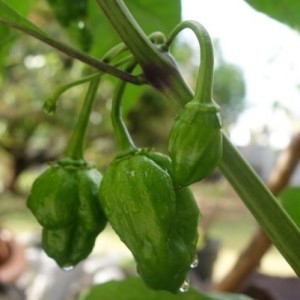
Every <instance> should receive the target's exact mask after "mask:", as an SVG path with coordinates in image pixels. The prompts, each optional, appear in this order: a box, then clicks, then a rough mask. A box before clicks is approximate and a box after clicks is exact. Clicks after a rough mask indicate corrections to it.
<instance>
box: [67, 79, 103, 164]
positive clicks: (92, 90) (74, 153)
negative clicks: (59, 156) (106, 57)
mask: <svg viewBox="0 0 300 300" xmlns="http://www.w3.org/2000/svg"><path fill="white" fill-rule="evenodd" d="M102 74H103V73H99V74H98V76H96V77H94V78H92V80H91V81H90V85H89V88H88V91H87V94H86V97H85V100H84V103H83V106H82V108H81V111H80V114H79V118H78V120H77V123H76V124H75V127H74V130H73V133H72V136H71V139H70V142H69V145H68V148H67V152H66V156H67V157H69V158H72V159H74V160H84V157H83V152H84V140H85V133H86V129H87V125H88V121H89V117H90V114H91V111H92V107H93V103H94V99H95V96H96V93H97V89H98V86H99V83H100V79H101V76H102Z"/></svg>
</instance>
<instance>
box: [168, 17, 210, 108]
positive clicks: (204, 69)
mask: <svg viewBox="0 0 300 300" xmlns="http://www.w3.org/2000/svg"><path fill="white" fill-rule="evenodd" d="M187 28H189V29H191V30H192V31H193V32H194V33H195V35H196V37H197V39H198V42H199V46H200V65H199V71H198V80H197V84H196V88H195V95H194V99H195V100H196V101H199V102H201V103H206V104H211V103H212V86H213V71H214V56H213V47H212V42H211V38H210V36H209V34H208V32H207V30H206V29H205V28H204V26H202V25H201V24H200V23H198V22H196V21H191V20H188V21H183V22H181V23H179V24H178V25H177V26H176V27H175V28H174V29H173V31H172V32H171V33H170V35H169V37H168V40H167V42H166V45H165V46H166V48H167V49H168V48H169V47H170V44H171V43H172V42H173V40H174V38H175V37H176V36H177V35H178V34H179V32H181V31H182V30H184V29H187Z"/></svg>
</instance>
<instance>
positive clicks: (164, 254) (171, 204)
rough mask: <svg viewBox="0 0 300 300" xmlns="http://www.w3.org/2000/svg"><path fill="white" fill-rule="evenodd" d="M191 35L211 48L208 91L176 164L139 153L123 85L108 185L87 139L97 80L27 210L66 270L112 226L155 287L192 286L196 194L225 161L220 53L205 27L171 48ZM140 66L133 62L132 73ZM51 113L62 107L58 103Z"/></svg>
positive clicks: (180, 127) (172, 146)
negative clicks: (216, 85)
mask: <svg viewBox="0 0 300 300" xmlns="http://www.w3.org/2000/svg"><path fill="white" fill-rule="evenodd" d="M186 27H189V28H191V29H193V30H194V31H195V32H196V34H197V36H198V38H199V41H200V44H201V45H202V46H203V48H204V49H201V55H202V56H201V58H202V60H201V61H202V64H201V66H200V69H199V78H200V79H198V82H201V83H199V84H198V86H197V87H196V93H195V99H194V100H192V101H191V102H190V103H188V104H187V105H186V107H185V108H184V110H183V112H182V113H181V115H179V117H178V118H177V119H176V121H175V123H174V126H173V128H172V130H171V133H170V139H169V154H170V156H168V155H166V154H162V153H158V152H156V151H154V150H149V149H144V148H137V147H136V146H135V144H134V142H133V141H132V139H131V137H130V134H129V132H128V130H127V127H126V125H125V123H124V121H123V119H122V109H121V106H122V105H121V104H122V101H121V100H122V96H123V94H124V90H125V86H126V82H124V81H121V82H120V84H119V86H118V88H117V89H116V92H115V94H114V98H113V103H112V112H111V119H112V124H113V128H114V133H115V140H116V145H117V155H116V157H115V159H114V160H113V161H112V162H111V163H110V165H109V166H108V168H107V170H106V171H105V173H104V175H103V178H102V175H101V174H100V173H99V172H98V171H97V170H96V169H95V168H93V167H91V166H89V164H87V163H86V162H85V160H84V159H83V141H84V134H85V131H86V127H87V120H88V118H89V115H90V112H91V104H92V101H93V99H94V98H95V95H96V90H97V87H98V85H99V80H100V77H99V76H98V77H93V79H92V80H91V83H90V88H89V91H88V93H87V97H86V101H85V104H84V106H83V109H82V112H81V115H80V117H79V120H78V124H77V126H75V129H74V133H73V136H72V138H71V141H70V145H69V148H68V151H67V155H66V158H65V159H63V160H60V161H59V162H58V163H56V164H54V165H52V166H51V167H50V168H49V169H47V170H46V171H45V172H44V173H43V174H42V175H41V176H40V177H38V178H37V179H36V181H35V182H34V185H33V188H32V192H31V194H30V196H29V198H28V202H27V205H28V207H29V208H30V209H31V211H32V212H33V214H34V215H35V216H36V218H37V220H38V221H39V223H40V224H41V225H42V226H43V246H44V249H45V251H46V252H47V254H48V255H49V256H51V257H53V258H54V259H55V260H56V262H57V263H58V264H59V265H60V266H62V267H69V266H74V265H75V264H77V263H78V262H79V261H81V260H82V259H84V258H85V257H87V255H89V253H90V252H91V251H92V249H93V246H94V242H95V239H96V237H97V235H98V234H99V233H100V232H101V231H102V230H103V229H104V227H105V225H106V223H107V221H108V222H109V223H110V224H111V226H112V227H113V229H114V230H115V231H116V233H117V234H118V235H119V237H120V239H121V240H122V241H123V242H124V243H125V244H126V245H127V247H128V248H129V249H130V250H131V252H132V254H133V256H134V258H135V260H136V263H137V271H138V273H139V274H140V276H141V277H142V278H143V280H144V281H145V283H146V284H147V285H148V286H149V287H151V288H153V289H157V290H168V291H170V292H173V293H176V292H178V291H179V289H180V287H181V285H182V284H183V283H184V281H185V278H186V276H187V273H188V271H189V269H190V266H191V265H192V264H193V261H194V259H195V254H196V244H197V240H198V225H199V221H200V219H201V214H200V211H199V209H198V207H197V205H196V201H195V199H194V197H193V195H192V193H191V191H190V189H189V187H188V186H189V185H190V184H192V183H194V182H196V181H199V180H201V179H202V178H204V177H206V176H207V175H208V174H209V173H210V172H212V170H213V169H214V168H215V167H216V166H217V164H218V161H219V159H220V157H221V155H222V139H221V137H222V135H221V121H220V116H219V112H218V107H217V105H216V104H215V103H214V102H213V100H212V99H211V86H212V68H213V64H212V49H211V42H210V39H209V37H208V36H207V34H206V31H203V28H202V26H201V25H200V24H198V23H195V22H183V23H181V24H180V25H179V26H178V27H176V28H175V29H174V31H173V33H172V34H171V36H170V38H169V40H168V41H167V42H165V41H164V43H165V45H164V46H165V47H168V45H169V44H170V43H171V41H172V40H173V38H174V36H175V35H176V34H177V33H178V32H179V31H180V30H181V29H183V28H186ZM199 28H200V29H201V30H200V33H199ZM203 33H204V35H203ZM161 49H162V48H161ZM118 51H124V46H121V47H115V48H114V50H113V51H112V52H111V53H114V55H115V54H116V53H118ZM135 65H136V62H135V60H134V59H133V60H132V59H131V60H130V64H129V66H128V70H127V71H128V72H131V71H132V70H133V68H134V67H135ZM203 82H204V84H203ZM48 104H49V103H48ZM50 106H52V108H53V107H54V103H53V99H52V100H51V105H50ZM48 108H49V107H48ZM50 109H51V107H50Z"/></svg>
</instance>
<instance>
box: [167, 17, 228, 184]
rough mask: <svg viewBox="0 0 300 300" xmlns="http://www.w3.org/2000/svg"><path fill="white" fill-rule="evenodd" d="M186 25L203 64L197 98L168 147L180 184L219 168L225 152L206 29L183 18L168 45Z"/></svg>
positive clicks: (181, 117)
mask: <svg viewBox="0 0 300 300" xmlns="http://www.w3.org/2000/svg"><path fill="white" fill-rule="evenodd" d="M185 28H190V29H192V30H193V31H194V33H195V34H196V36H197V38H198V40H199V44H200V46H201V63H200V67H199V74H198V80H197V85H196V90H195V96H194V99H193V100H192V101H190V102H189V103H187V104H186V105H185V107H184V110H183V111H182V113H181V114H180V115H179V117H177V118H176V120H175V122H174V125H173V127H172V129H171V132H170V137H169V144H168V150H169V154H170V157H171V159H172V163H173V166H174V176H175V181H176V183H177V184H178V185H179V186H188V185H190V184H192V183H195V182H197V181H199V180H201V179H203V178H205V177H206V176H208V175H209V174H210V173H211V172H212V171H213V170H214V169H215V168H216V167H217V165H218V163H219V161H220V159H221V157H222V151H223V142H222V132H221V128H222V121H221V116H220V113H219V107H218V105H217V104H216V103H215V102H214V101H213V99H212V96H211V95H212V83H213V49H212V43H211V39H210V37H209V35H208V33H207V31H206V30H205V28H204V27H203V26H202V25H201V24H199V23H198V22H195V21H184V22H182V23H180V24H179V25H178V26H177V27H176V28H175V29H174V31H173V32H172V33H171V36H170V38H169V40H168V42H167V43H166V44H167V45H168V44H170V43H171V41H172V40H173V38H174V37H175V36H176V34H177V33H178V32H179V31H181V30H182V29H185Z"/></svg>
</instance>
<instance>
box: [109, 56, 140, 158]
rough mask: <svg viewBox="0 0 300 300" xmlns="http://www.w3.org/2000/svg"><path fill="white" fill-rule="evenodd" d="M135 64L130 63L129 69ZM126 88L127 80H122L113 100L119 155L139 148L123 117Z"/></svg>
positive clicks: (129, 70) (113, 119)
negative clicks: (123, 100)
mask: <svg viewBox="0 0 300 300" xmlns="http://www.w3.org/2000/svg"><path fill="white" fill-rule="evenodd" d="M135 66H136V62H134V63H132V64H130V66H129V67H128V68H127V71H128V72H131V71H132V70H133V69H134V67H135ZM125 88H126V82H125V81H123V80H122V81H120V83H119V85H118V86H117V88H116V91H115V94H114V97H113V100H112V109H111V121H112V125H113V129H114V134H115V140H116V144H117V151H118V156H124V155H127V154H129V153H132V152H134V151H136V150H137V148H136V146H135V145H134V142H133V141H132V139H131V136H130V134H129V132H128V130H127V127H126V125H125V123H124V120H123V118H122V96H123V94H124V91H125Z"/></svg>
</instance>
